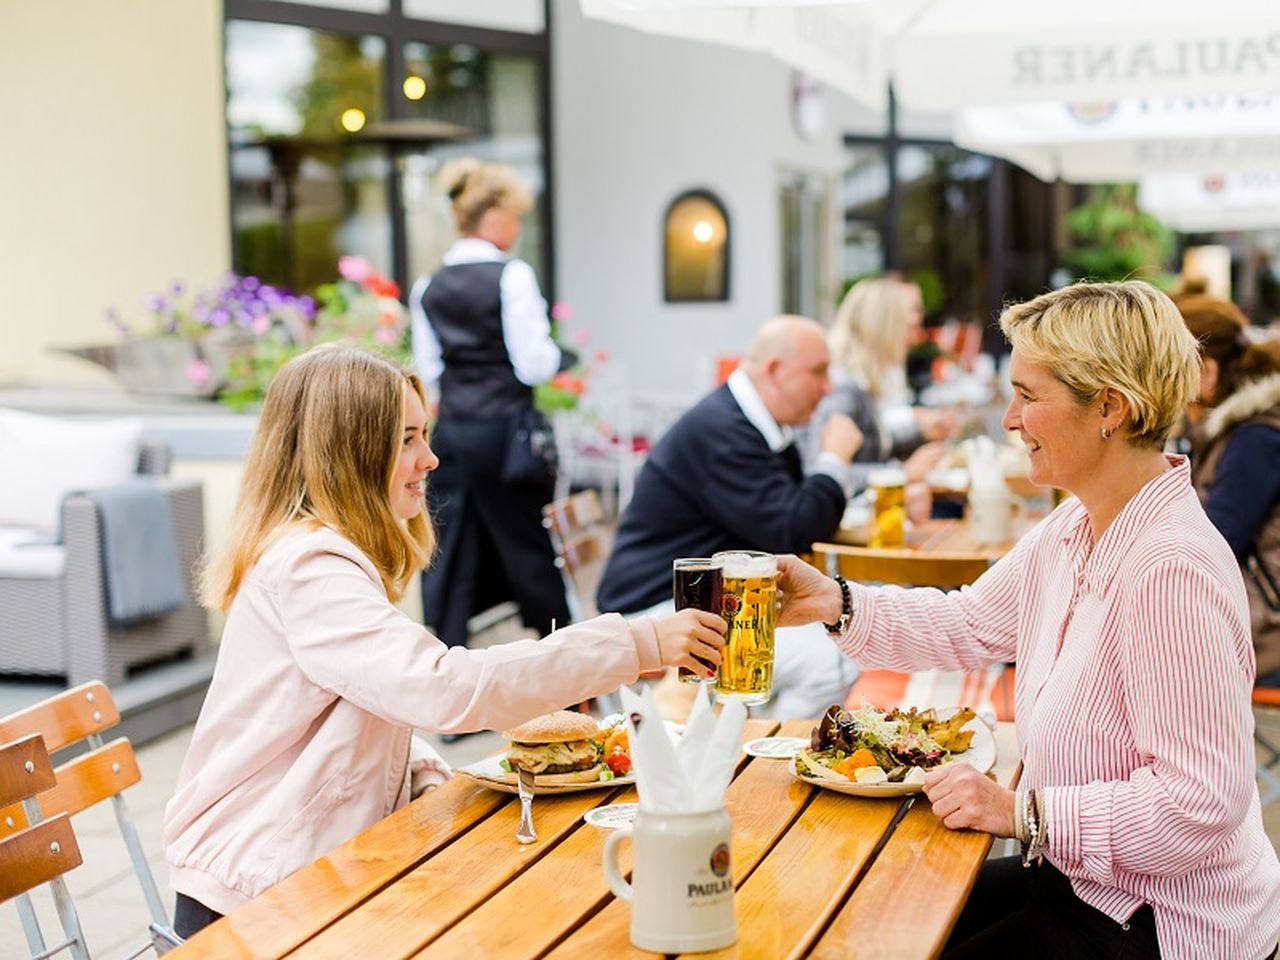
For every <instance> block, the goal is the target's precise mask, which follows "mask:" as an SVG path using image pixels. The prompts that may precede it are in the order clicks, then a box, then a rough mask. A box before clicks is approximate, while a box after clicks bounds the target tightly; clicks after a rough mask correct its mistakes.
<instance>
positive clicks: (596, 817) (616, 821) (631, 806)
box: [582, 803, 639, 830]
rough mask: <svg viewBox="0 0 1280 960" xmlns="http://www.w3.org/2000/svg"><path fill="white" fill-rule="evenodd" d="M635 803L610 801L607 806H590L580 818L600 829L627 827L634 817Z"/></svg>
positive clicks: (636, 805)
mask: <svg viewBox="0 0 1280 960" xmlns="http://www.w3.org/2000/svg"><path fill="white" fill-rule="evenodd" d="M638 806H639V804H636V803H611V804H609V805H608V806H607V807H592V808H591V809H590V810H588V811H587V812H586V813H584V814H583V815H582V819H583V820H585V821H587V823H589V824H591V825H592V826H593V827H599V828H600V829H601V830H617V829H618V828H619V827H629V826H631V824H632V823H633V822H634V821H635V819H636V808H637V807H638Z"/></svg>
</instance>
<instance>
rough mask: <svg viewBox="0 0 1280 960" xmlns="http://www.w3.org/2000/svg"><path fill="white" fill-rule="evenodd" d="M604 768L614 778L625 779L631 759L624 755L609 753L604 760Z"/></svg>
mask: <svg viewBox="0 0 1280 960" xmlns="http://www.w3.org/2000/svg"><path fill="white" fill-rule="evenodd" d="M604 762H605V766H607V767H608V768H609V769H610V770H612V771H613V775H614V776H615V777H625V776H626V775H627V771H629V770H630V769H631V758H630V757H628V756H627V755H626V754H625V753H611V754H609V756H608V757H606V758H605V761H604Z"/></svg>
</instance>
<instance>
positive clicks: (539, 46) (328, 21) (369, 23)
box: [222, 0, 556, 303]
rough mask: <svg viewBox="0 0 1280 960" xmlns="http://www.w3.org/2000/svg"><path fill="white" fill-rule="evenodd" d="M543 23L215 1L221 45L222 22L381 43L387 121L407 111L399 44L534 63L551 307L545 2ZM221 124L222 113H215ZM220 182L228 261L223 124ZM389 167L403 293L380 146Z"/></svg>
mask: <svg viewBox="0 0 1280 960" xmlns="http://www.w3.org/2000/svg"><path fill="white" fill-rule="evenodd" d="M543 7H544V18H545V24H546V27H545V29H544V31H543V32H542V33H539V34H530V33H519V32H516V31H510V30H491V29H488V28H484V27H471V26H465V25H462V24H457V23H442V22H440V21H436V20H419V19H418V18H416V17H409V16H406V15H405V14H404V9H403V6H402V0H388V9H387V10H386V11H385V12H383V13H367V12H365V11H361V10H340V9H336V8H333V7H318V6H311V5H308V4H304V3H285V2H282V0H223V17H222V31H223V36H222V48H223V50H224V51H225V50H226V46H227V35H226V34H227V23H228V22H229V21H231V20H248V21H254V22H258V23H279V24H284V25H287V26H295V27H305V28H309V29H314V30H323V31H325V32H327V33H336V34H342V35H346V36H376V37H380V38H381V39H382V41H383V43H384V44H385V45H386V46H385V49H386V59H385V61H384V74H383V97H384V102H385V103H386V105H387V118H388V119H390V120H402V119H406V118H407V117H408V116H409V113H408V107H407V105H406V104H405V102H404V100H403V98H402V97H401V96H399V92H400V85H401V78H402V76H403V74H404V66H405V60H404V47H405V44H406V43H412V42H418V43H430V44H437V45H442V44H454V43H462V44H467V45H469V46H473V47H478V48H479V49H481V50H484V51H485V52H486V53H515V54H522V55H526V56H530V57H532V58H533V59H534V60H535V62H536V63H537V67H538V80H539V86H540V90H539V94H540V96H539V118H538V127H539V131H538V132H539V136H540V137H541V139H542V168H543V169H542V182H543V184H544V185H545V186H544V190H543V196H542V204H541V221H542V222H541V224H540V226H541V228H542V236H543V237H544V238H545V244H544V249H543V263H544V264H545V270H546V276H545V277H543V278H542V280H543V284H542V286H543V293H544V296H546V298H547V300H548V302H552V303H554V302H555V285H556V284H555V276H556V270H555V248H556V244H555V232H554V226H555V221H554V217H553V216H552V215H551V211H552V209H553V207H554V205H555V193H554V188H555V183H554V179H553V177H552V170H553V169H554V167H553V164H552V130H553V127H554V124H553V123H552V121H551V66H550V51H551V30H552V17H551V0H544V4H543ZM225 75H226V59H225V54H224V58H223V76H224V78H225ZM223 122H224V123H226V113H225V111H224V112H223ZM226 132H227V138H226V139H227V157H226V162H227V166H226V170H227V184H228V200H227V202H228V207H229V209H228V215H229V221H228V222H229V223H230V224H231V231H230V232H231V236H230V237H229V238H228V242H229V246H230V248H231V249H230V253H231V261H232V263H235V262H236V250H235V235H236V233H235V191H234V186H235V185H234V183H233V182H232V177H231V150H232V146H231V136H230V134H231V130H230V127H229V126H228V127H227V130H226ZM384 149H385V150H386V151H387V153H386V155H387V158H388V162H389V164H390V166H391V167H392V169H391V172H390V174H389V175H388V177H387V184H386V189H387V208H388V210H390V211H392V216H391V218H390V220H391V263H392V279H394V280H395V281H396V282H397V283H398V284H400V289H401V291H402V292H403V294H404V295H406V296H407V295H408V292H409V286H410V284H411V283H412V281H413V279H414V278H413V277H410V276H409V275H408V259H409V258H408V240H407V231H406V230H405V224H404V220H403V216H402V211H401V197H400V185H399V179H398V176H397V174H396V171H395V170H394V164H395V151H394V150H392V149H391V148H389V147H388V148H384Z"/></svg>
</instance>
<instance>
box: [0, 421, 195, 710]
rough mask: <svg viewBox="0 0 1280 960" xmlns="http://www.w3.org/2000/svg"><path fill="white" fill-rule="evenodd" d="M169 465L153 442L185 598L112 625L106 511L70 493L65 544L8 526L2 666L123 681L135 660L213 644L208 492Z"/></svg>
mask: <svg viewBox="0 0 1280 960" xmlns="http://www.w3.org/2000/svg"><path fill="white" fill-rule="evenodd" d="M168 468H169V455H168V450H167V448H166V447H163V446H145V447H143V449H142V453H141V456H140V458H139V464H138V473H139V474H141V475H143V476H147V477H151V478H153V480H154V482H155V483H156V484H158V485H160V486H161V487H162V488H163V489H164V491H165V494H166V496H167V498H168V501H169V506H170V510H171V512H172V518H173V528H174V536H175V539H176V546H177V549H178V558H179V563H180V564H181V567H182V571H181V574H182V578H183V582H184V584H185V587H186V591H185V592H186V596H187V600H186V602H185V603H184V604H183V606H182V607H180V608H179V609H177V610H175V611H173V612H171V613H166V614H161V615H159V616H155V617H151V618H148V619H145V620H140V621H137V622H134V623H131V624H129V625H127V626H119V625H116V624H113V623H111V622H110V621H109V619H108V617H107V607H106V588H105V580H104V575H103V563H102V535H101V529H102V527H101V523H100V521H99V516H98V510H97V507H96V505H95V503H94V501H93V500H91V499H90V498H89V497H87V496H84V495H82V494H70V495H68V496H67V497H65V498H64V499H63V501H62V542H61V543H57V544H52V543H50V544H32V543H31V540H32V539H33V537H32V536H31V534H30V533H29V532H26V531H23V530H21V528H14V527H0V673H14V674H37V675H53V676H63V677H66V680H67V683H68V685H74V684H78V683H84V682H86V681H88V680H93V679H100V680H104V681H105V682H106V683H108V684H116V683H119V682H120V681H122V680H123V679H124V678H125V673H126V671H127V670H128V669H129V668H130V667H133V666H135V665H137V664H141V663H144V662H146V661H149V660H155V659H159V658H161V657H165V656H169V655H172V654H175V653H178V652H181V651H192V652H195V651H196V650H198V649H199V648H200V647H202V646H203V645H204V644H205V642H206V638H207V633H208V622H207V618H206V614H205V611H204V608H203V607H201V606H200V604H199V603H197V602H196V599H195V585H194V575H193V570H194V568H195V564H196V560H197V558H198V557H199V554H200V549H201V542H202V540H203V538H204V500H203V492H202V489H201V486H200V484H199V483H197V482H188V481H175V480H172V479H170V478H169V477H167V476H166V475H165V474H167V472H168ZM24 537H25V539H24Z"/></svg>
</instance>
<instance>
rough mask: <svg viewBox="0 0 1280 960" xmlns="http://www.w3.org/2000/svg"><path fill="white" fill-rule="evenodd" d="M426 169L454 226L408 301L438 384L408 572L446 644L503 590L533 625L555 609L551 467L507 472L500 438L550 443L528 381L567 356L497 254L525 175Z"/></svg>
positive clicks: (537, 295)
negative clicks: (436, 174) (433, 551)
mask: <svg viewBox="0 0 1280 960" xmlns="http://www.w3.org/2000/svg"><path fill="white" fill-rule="evenodd" d="M440 182H441V186H442V187H443V189H444V191H445V193H446V194H447V195H448V197H449V200H450V202H451V203H452V205H453V214H454V219H455V220H456V222H457V228H458V234H459V238H458V240H457V241H456V242H455V243H454V244H453V245H452V246H451V247H450V248H449V249H448V251H446V252H445V255H444V258H443V260H442V262H441V266H440V268H439V269H438V270H437V271H436V272H435V273H434V274H432V275H430V276H425V277H422V278H420V279H419V280H418V281H417V283H416V284H414V287H413V290H412V292H411V293H410V294H409V309H410V312H411V315H412V331H413V358H414V364H415V366H416V367H417V371H418V376H419V377H421V378H422V380H423V382H424V383H429V384H432V383H434V384H438V387H439V396H440V406H439V413H438V419H437V421H436V424H435V427H434V430H433V443H434V444H435V447H436V450H437V452H438V453H439V454H440V459H441V462H442V465H441V467H440V469H439V471H437V473H436V474H435V475H434V476H433V477H432V478H431V484H430V486H429V487H428V490H427V505H428V508H429V510H430V512H431V516H432V519H433V520H434V522H435V524H436V526H437V529H438V530H439V535H440V551H439V556H438V558H437V559H436V562H435V564H434V565H433V566H432V568H431V569H430V570H429V571H428V572H427V573H425V574H424V575H423V578H422V606H423V619H424V621H425V622H426V623H427V624H428V625H429V626H431V627H432V628H433V629H434V630H435V631H436V633H437V635H438V636H439V637H440V639H441V640H443V641H444V642H445V643H446V644H447V645H449V646H451V647H456V646H464V645H465V644H466V642H467V621H468V620H469V619H470V618H471V617H472V616H474V615H475V614H476V613H478V612H480V611H481V610H484V609H487V608H488V607H490V606H493V605H494V604H496V603H500V602H502V601H504V600H509V599H511V600H515V601H516V603H517V604H518V605H519V607H520V615H521V618H522V619H523V620H524V623H525V625H526V626H529V627H532V628H533V629H534V630H536V631H537V632H538V633H540V634H543V633H547V632H549V631H550V630H551V626H552V622H553V621H554V622H556V623H560V624H564V623H567V622H568V621H569V607H568V603H567V601H566V599H565V591H564V583H563V581H562V580H561V577H560V571H559V570H557V569H556V566H555V555H554V553H553V552H552V548H551V541H550V539H549V538H548V535H547V531H546V530H545V529H544V528H543V526H542V508H543V506H544V505H546V504H547V503H549V502H550V501H551V499H552V497H553V495H554V486H555V476H554V467H549V468H547V469H542V465H541V464H540V463H539V462H538V461H537V460H536V459H532V458H530V457H528V456H526V457H524V461H525V465H526V466H532V468H533V470H532V472H531V473H528V472H525V473H524V475H519V476H518V475H516V473H519V472H520V471H513V461H512V459H511V454H510V452H509V450H510V445H513V444H523V445H524V447H525V452H527V450H528V447H529V445H530V442H531V441H530V438H529V432H532V434H533V442H537V441H538V439H539V438H541V441H542V442H543V443H544V445H546V446H547V447H548V449H549V450H550V451H554V438H553V437H552V436H551V433H550V426H549V425H548V424H547V423H546V421H545V420H544V419H541V418H540V415H538V414H536V413H535V411H534V409H533V387H534V386H536V385H537V384H540V383H544V382H546V381H548V380H550V379H551V378H552V377H554V376H555V375H556V373H557V372H559V371H560V370H561V369H564V368H566V367H568V366H569V365H571V364H572V362H573V361H574V360H575V359H576V358H574V357H572V356H570V355H566V352H565V351H562V349H561V348H560V347H559V346H557V345H556V343H555V341H554V340H552V338H551V324H550V320H549V319H548V316H547V304H546V301H545V300H544V299H543V298H542V292H541V291H540V290H539V288H538V280H537V277H536V276H534V272H533V268H532V267H530V266H529V264H527V263H525V262H524V261H523V260H519V259H516V258H514V257H512V256H511V255H510V251H511V249H512V247H513V246H514V245H515V243H516V240H517V238H518V237H519V235H520V219H521V218H522V217H523V216H524V215H525V214H526V213H527V212H528V211H529V209H530V207H532V205H533V195H532V193H531V192H530V191H529V188H528V187H527V186H525V184H524V183H523V182H522V181H521V180H520V179H519V177H517V175H516V173H515V171H514V170H512V169H511V168H510V167H507V166H502V165H499V164H491V163H482V162H480V161H479V160H475V159H472V158H469V157H468V158H462V159H459V160H454V161H451V162H450V163H448V164H446V165H445V167H444V169H442V170H441V172H440ZM519 431H526V432H525V433H523V434H522V435H521V436H517V433H518V432H519Z"/></svg>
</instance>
